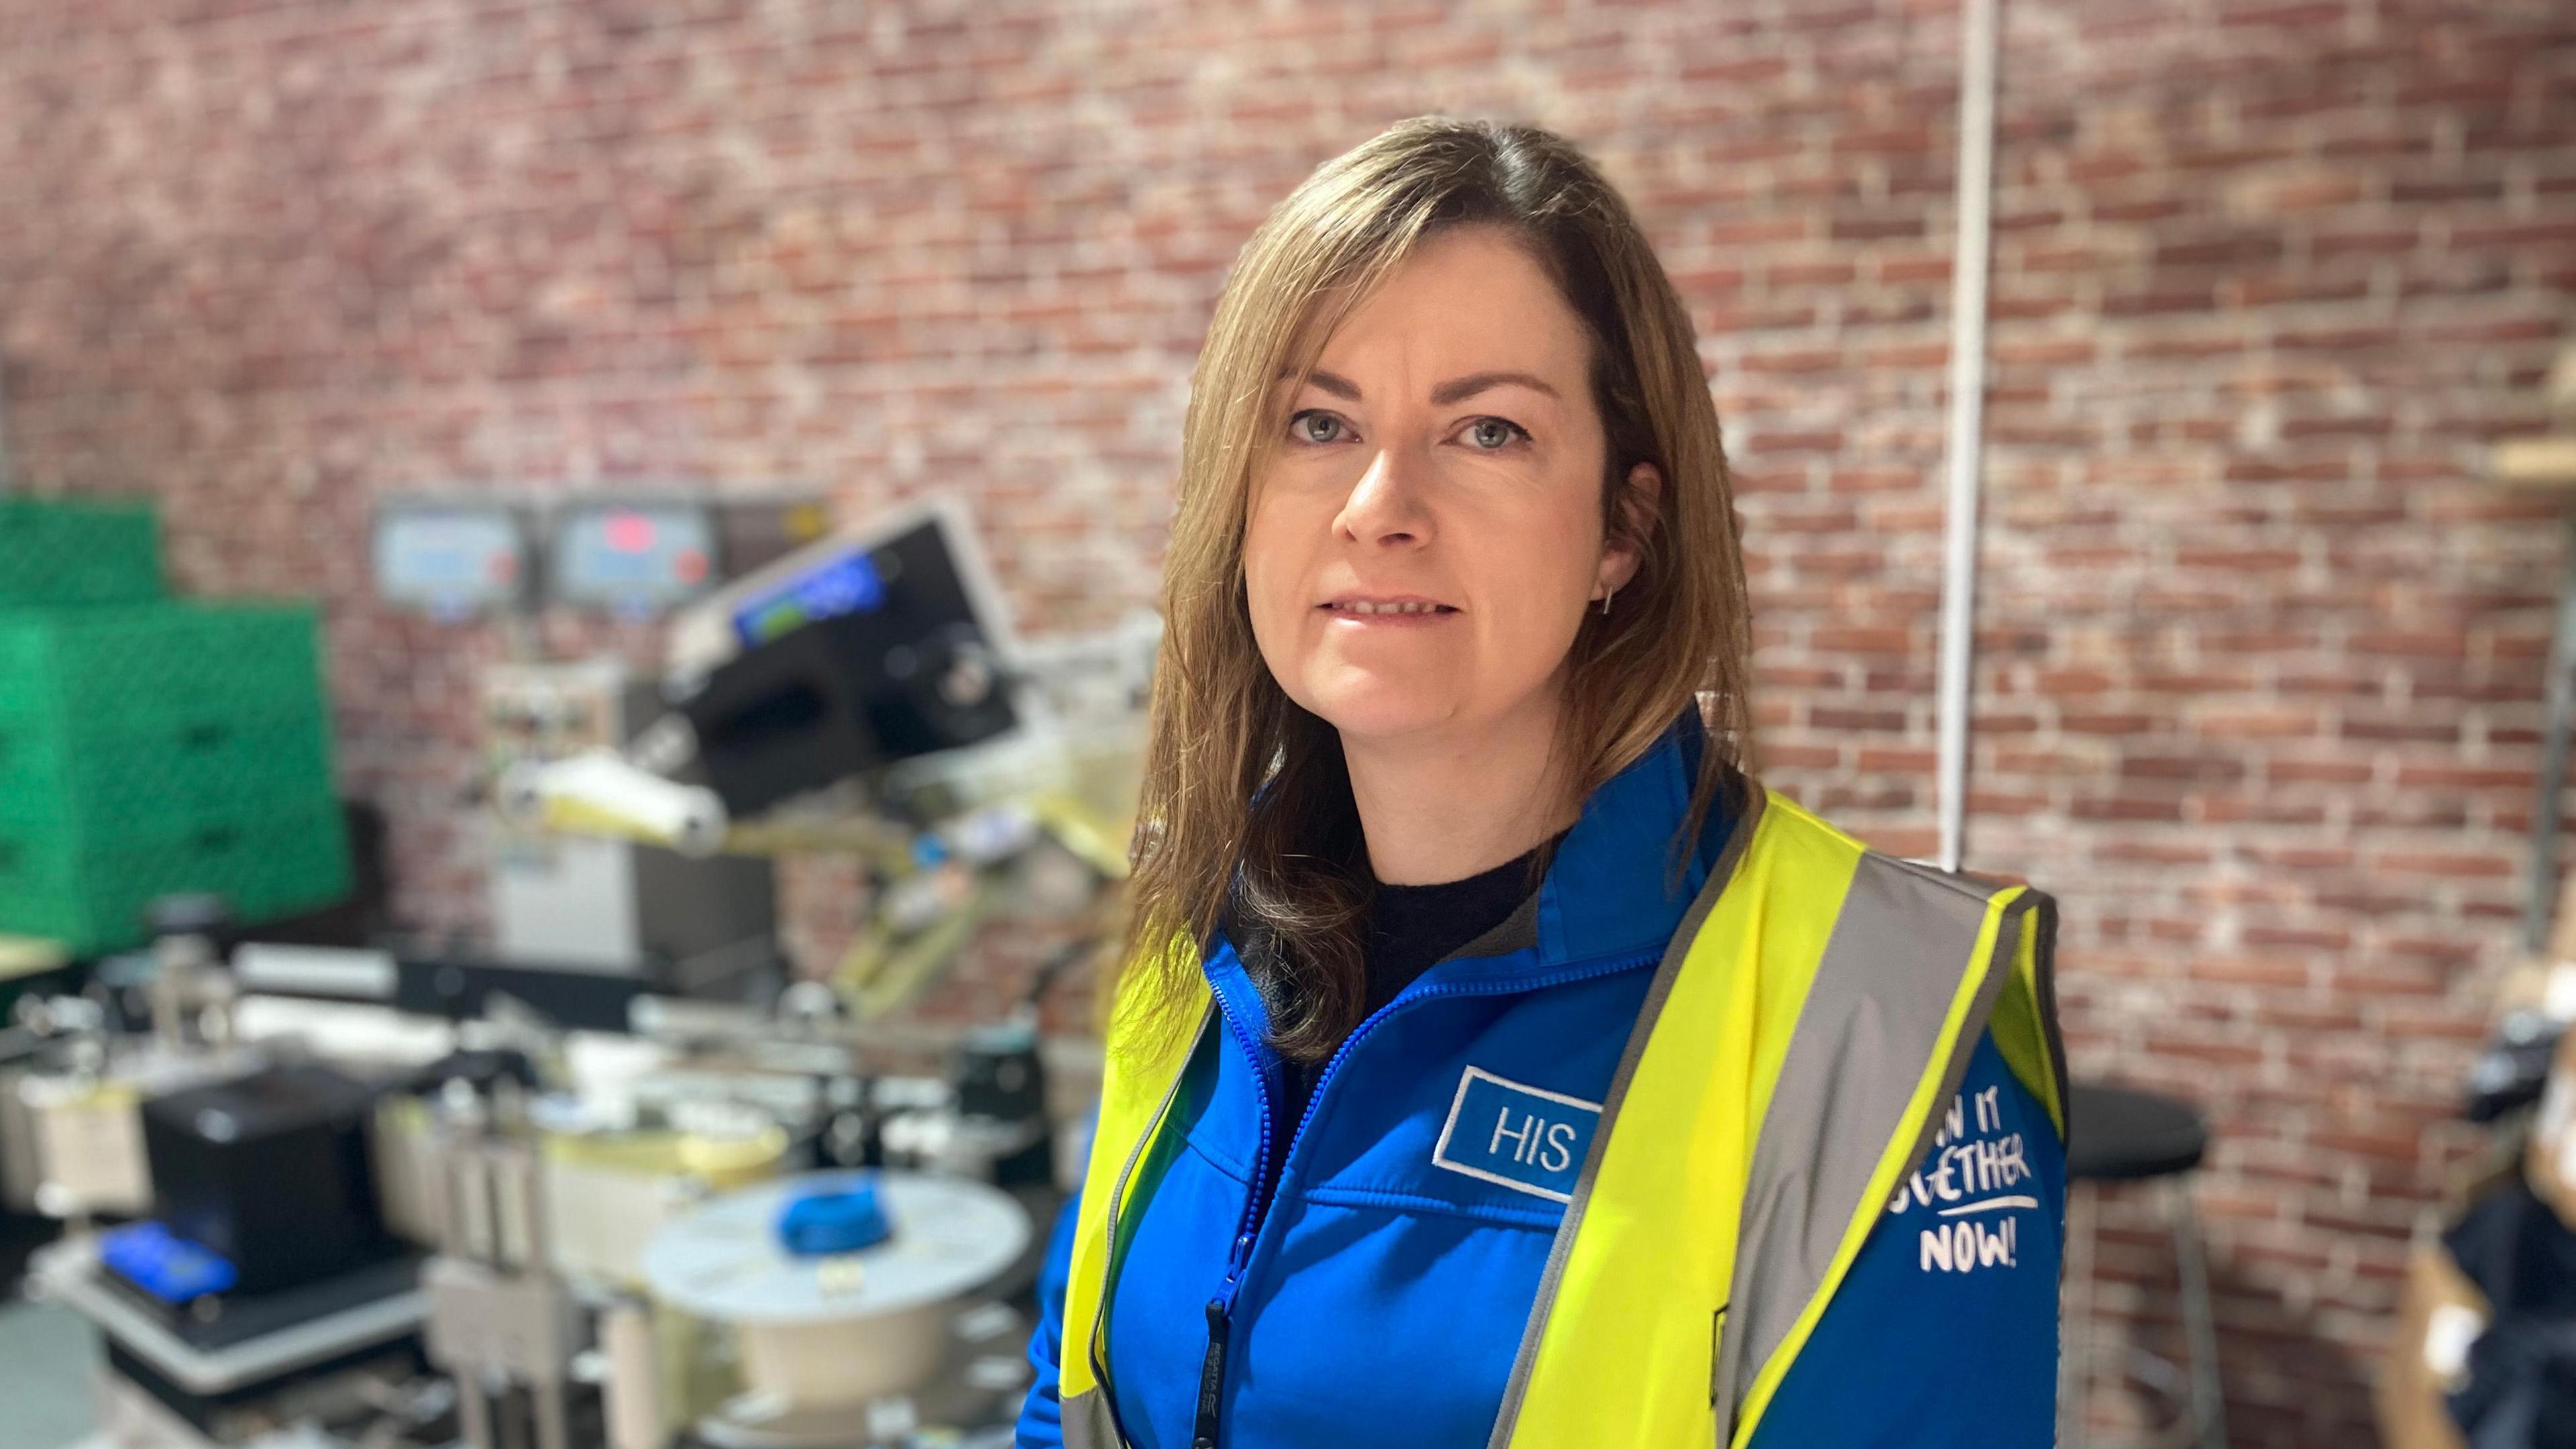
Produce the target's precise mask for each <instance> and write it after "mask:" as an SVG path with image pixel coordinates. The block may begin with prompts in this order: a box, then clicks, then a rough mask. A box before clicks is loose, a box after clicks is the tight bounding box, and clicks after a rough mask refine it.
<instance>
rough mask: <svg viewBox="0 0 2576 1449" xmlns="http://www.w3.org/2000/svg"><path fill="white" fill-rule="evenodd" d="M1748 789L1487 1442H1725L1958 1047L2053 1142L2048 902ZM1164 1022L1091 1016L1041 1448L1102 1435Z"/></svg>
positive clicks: (1617, 1081) (1861, 1234)
mask: <svg viewBox="0 0 2576 1449" xmlns="http://www.w3.org/2000/svg"><path fill="white" fill-rule="evenodd" d="M1750 796H1751V798H1750V800H1749V802H1748V805H1747V809H1746V811H1745V813H1744V815H1743V816H1742V817H1741V818H1740V819H1739V820H1738V821H1737V822H1736V824H1735V827H1734V829H1733V830H1732V832H1731V834H1730V835H1729V837H1728V841H1727V845H1726V848H1725V851H1724V853H1723V854H1722V855H1721V856H1720V857H1719V858H1718V860H1717V861H1716V863H1715V865H1714V866H1713V868H1712V869H1711V870H1710V872H1709V876H1708V880H1707V883H1706V884H1705V885H1704V886H1703V887H1702V888H1701V890H1700V892H1699V894H1698V895H1697V897H1696V898H1694V899H1693V901H1692V902H1691V905H1690V909H1689V912H1688V913H1687V914H1686V915H1684V916H1683V918H1682V922H1681V926H1680V928H1679V929H1678V930H1677V931H1675V932H1674V933H1673V937H1672V940H1671V942H1670V944H1669V945H1667V947H1666V948H1665V951H1664V958H1663V961H1662V964H1661V965H1660V966H1659V967H1658V968H1657V970H1656V974H1655V978H1654V981H1653V984H1652V985H1651V986H1650V987H1649V988H1648V990H1647V994H1646V1001H1645V1005H1644V1007H1643V1009H1642V1010H1641V1011H1640V1012H1639V1013H1638V1017H1637V1023H1636V1025H1635V1027H1634V1028H1633V1029H1632V1030H1631V1032H1630V1035H1629V1038H1628V1043H1627V1048H1626V1051H1625V1052H1624V1053H1623V1055H1622V1056H1621V1058H1620V1061H1619V1066H1618V1070H1617V1074H1616V1075H1615V1076H1614V1077H1613V1078H1612V1081H1611V1086H1610V1090H1609V1093H1608V1095H1607V1098H1606V1100H1605V1101H1604V1102H1603V1104H1602V1109H1601V1119H1600V1121H1601V1125H1600V1127H1599V1128H1598V1129H1597V1130H1596V1131H1595V1132H1594V1134H1593V1140H1592V1144H1591V1148H1590V1151H1589V1154H1588V1155H1587V1157H1586V1159H1585V1161H1584V1165H1583V1169H1582V1175H1581V1176H1580V1177H1579V1178H1578V1179H1577V1182H1576V1186H1575V1189H1574V1193H1573V1197H1572V1200H1571V1201H1570V1202H1569V1203H1568V1204H1567V1206H1566V1209H1565V1216H1564V1219H1563V1221H1562V1223H1561V1224H1560V1225H1559V1227H1558V1228H1557V1232H1556V1238H1555V1243H1554V1246H1553V1248H1552V1250H1551V1252H1550V1254H1549V1257H1548V1262H1547V1268H1546V1270H1545V1273H1544V1274H1543V1276H1542V1277H1541V1279H1540V1282H1539V1288H1538V1294H1537V1297H1536V1299H1535V1301H1534V1302H1533V1304H1532V1307H1531V1311H1530V1316H1529V1322H1528V1326H1527V1327H1526V1328H1525V1329H1524V1330H1523V1334H1522V1338H1521V1345H1520V1352H1519V1355H1518V1357H1517V1359H1516V1360H1515V1362H1514V1364H1513V1366H1512V1374H1511V1379H1510V1382H1509V1385H1508V1387H1507V1388H1506V1389H1505V1391H1504V1395H1503V1402H1502V1407H1501V1411H1500V1412H1499V1413H1498V1414H1497V1415H1496V1417H1495V1424H1494V1430H1493V1436H1492V1438H1491V1440H1490V1445H1491V1446H1492V1449H1531V1446H1548V1449H1562V1446H1567V1445H1605V1446H1608V1445H1616V1446H1622V1449H1625V1446H1633V1445H1645V1444H1652V1445H1656V1446H1659V1449H1660V1446H1692V1445H1701V1446H1714V1445H1717V1444H1719V1443H1726V1444H1731V1445H1742V1444H1744V1443H1746V1442H1747V1441H1748V1440H1749V1439H1750V1438H1751V1437H1752V1434H1753V1431H1754V1427H1755V1426H1756V1425H1757V1424H1759V1423H1760V1422H1761V1418H1762V1413H1763V1410H1764V1409H1765V1408H1766V1407H1767V1406H1768V1404H1769V1403H1770V1400H1771V1397H1772V1395H1773V1394H1774V1393H1775V1392H1777V1390H1778V1389H1779V1386H1780V1383H1781V1381H1782V1379H1783V1378H1784V1377H1786V1376H1787V1374H1788V1371H1789V1366H1790V1364H1791V1363H1792V1362H1793V1361H1794V1360H1795V1359H1796V1358H1797V1356H1798V1352H1799V1350H1800V1348H1801V1347H1803V1346H1804V1345H1805V1343H1806V1341H1807V1337H1808V1335H1809V1334H1810V1333H1811V1332H1812V1331H1813V1330H1814V1328H1815V1325H1816V1321H1817V1320H1818V1318H1820V1317H1821V1316H1822V1315H1823V1313H1824V1309H1825V1304H1826V1302H1827V1300H1829V1299H1831V1298H1832V1297H1833V1295H1834V1291H1835V1289H1836V1288H1837V1287H1838V1286H1839V1285H1840V1284H1841V1282H1842V1280H1843V1276H1844V1274H1845V1273H1846V1272H1848V1271H1849V1269H1850V1267H1851V1264H1852V1260H1853V1258H1854V1257H1856V1256H1857V1255H1858V1254H1859V1252H1860V1248H1861V1242H1862V1240H1863V1239H1864V1238H1865V1237H1867V1236H1868V1233H1869V1230H1870V1228H1871V1226H1872V1225H1873V1224H1874V1223H1875V1222H1876V1221H1877V1220H1878V1218H1879V1216H1880V1213H1881V1212H1882V1211H1883V1210H1884V1209H1885V1208H1886V1206H1887V1204H1888V1202H1889V1200H1890V1199H1891V1198H1892V1197H1893V1196H1894V1195H1895V1193H1896V1191H1897V1186H1898V1184H1899V1183H1900V1182H1901V1181H1902V1180H1903V1179H1904V1178H1905V1177H1906V1176H1907V1175H1908V1174H1910V1173H1912V1172H1913V1171H1914V1170H1915V1169H1916V1167H1917V1166H1919V1165H1920V1164H1921V1162H1922V1161H1923V1159H1924V1157H1925V1155H1926V1153H1927V1151H1928V1150H1929V1148H1930V1147H1931V1144H1932V1141H1933V1138H1934V1136H1935V1134H1936V1132H1937V1131H1938V1129H1939V1128H1940V1127H1941V1125H1942V1120H1943V1116H1944V1112H1943V1109H1942V1104H1943V1103H1946V1102H1947V1101H1948V1100H1949V1099H1950V1097H1951V1096H1952V1095H1954V1094H1955V1093H1956V1092H1957V1091H1958V1088H1959V1082H1960V1080H1961V1078H1962V1077H1963V1076H1964V1075H1965V1073H1966V1071H1967V1067H1968V1058H1969V1055H1970V1053H1971V1052H1972V1051H1973V1050H1974V1049H1975V1046H1976V1043H1977V1041H1978V1038H1979V1036H1980V1035H1981V1034H1982V1033H1984V1032H1986V1031H1988V1030H1991V1031H1992V1032H1993V1034H1994V1038H1995V1044H1996V1047H1997V1049H1998V1051H1999V1052H2000V1053H2001V1055H2002V1056H2003V1058H2004V1061H2005V1063H2006V1065H2008V1066H2009V1067H2010V1068H2011V1069H2012V1071H2013V1074H2014V1075H2015V1076H2016V1077H2017V1078H2019V1079H2020V1080H2021V1082H2022V1083H2023V1084H2024V1085H2026V1086H2028V1087H2029V1088H2030V1089H2031V1090H2032V1092H2033V1094H2034V1095H2036V1096H2037V1097H2039V1098H2040V1100H2041V1101H2042V1103H2043V1104H2044V1105H2045V1106H2046V1107H2047V1110H2048V1114H2049V1118H2050V1120H2051V1122H2052V1123H2053V1124H2054V1125H2055V1127H2056V1128H2057V1131H2058V1133H2059V1136H2060V1138H2061V1140H2062V1139H2063V1136H2064V1133H2065V1130H2066V1110H2065V1100H2066V1092H2065V1076H2064V1065H2063V1062H2064V1054H2063V1052H2062V1051H2061V1050H2060V1047H2059V1044H2058V1039H2057V1028H2056V1006H2055V1001H2054V993H2053V989H2052V986H2051V982H2050V974H2049V973H2050V957H2051V951H2052V947H2053V944H2054V941H2055V937H2056V908H2055V903H2054V902H2053V901H2052V900H2051V899H2050V898H2049V897H2048V896H2047V895H2046V894H2045V893H2043V892H2041V891H2038V890H2035V889H2032V888H2031V887H2028V886H2024V885H1997V884H1994V883H1991V882H1983V881H1978V880H1974V879H1970V878H1967V877H1964V876H1958V875H1951V874H1947V873H1944V872H1942V871H1939V870H1935V869H1933V868H1931V867H1929V866H1924V865H1919V864H1916V863H1913V862H1910V861H1904V860H1899V859H1896V858H1894V857H1891V856H1888V855H1885V854H1883V853H1881V852H1878V851H1875V850H1871V849H1869V848H1868V847H1866V846H1864V845H1862V844H1861V843H1860V842H1859V841H1857V840H1855V839H1853V838H1852V837H1851V836H1849V835H1846V834H1844V833H1843V832H1842V831H1840V830H1837V829H1835V828H1834V827H1833V826H1831V825H1829V824H1827V823H1825V822H1824V821H1823V820H1821V819H1818V818H1817V817H1816V816H1815V815H1813V814H1811V813H1809V812H1808V811H1806V810H1804V809H1801V808H1800V807H1799V806H1798V805H1796V804H1795V803H1794V802H1791V801H1789V800H1787V799H1784V798H1782V797H1780V796H1777V795H1773V794H1771V793H1770V792H1768V791H1767V790H1765V789H1763V788H1762V787H1760V786H1759V785H1758V784H1756V785H1754V787H1753V788H1752V790H1751V791H1750ZM1200 994H1201V996H1202V1017H1201V1021H1200V1030H1201V1031H1204V1030H1205V1029H1206V1027H1207V1018H1208V1016H1209V1015H1211V1014H1212V1004H1210V1003H1208V1002H1207V1001H1206V1000H1205V988H1204V986H1202V987H1201V988H1200ZM1164 1035H1166V1036H1168V1037H1170V1038H1171V1040H1170V1041H1169V1042H1168V1044H1167V1045H1165V1046H1163V1047H1162V1048H1160V1049H1153V1050H1149V1049H1145V1048H1144V1047H1143V1046H1142V1043H1143V1042H1144V1041H1145V1038H1143V1037H1140V1036H1136V1035H1133V1034H1130V1033H1126V1032H1124V1031H1123V1030H1122V1027H1121V1025H1120V1024H1119V1021H1118V1019H1117V1018H1115V1017H1113V1022H1112V1026H1111V1038H1112V1040H1111V1042H1110V1054H1109V1061H1110V1066H1109V1073H1108V1076H1107V1079H1106V1081H1105V1083H1104V1085H1103V1093H1102V1098H1101V1104H1100V1121H1099V1127H1098V1129H1097V1132H1096V1133H1095V1136H1094V1139H1093V1144H1092V1151H1091V1163H1090V1168H1089V1170H1088V1173H1087V1174H1086V1177H1085V1181H1084V1187H1083V1196H1082V1204H1081V1209H1080V1211H1079V1213H1078V1215H1077V1218H1076V1223H1075V1234H1076V1236H1075V1238H1074V1243H1073V1254H1072V1266H1071V1272H1070V1276H1069V1278H1068V1280H1067V1283H1066V1293H1065V1320H1064V1325H1063V1337H1062V1340H1061V1342H1062V1343H1063V1346H1064V1351H1063V1362H1062V1365H1061V1367H1060V1370H1059V1375H1058V1379H1057V1384H1058V1392H1059V1394H1060V1395H1061V1398H1062V1402H1063V1425H1064V1438H1065V1443H1066V1444H1067V1445H1068V1446H1069V1449H1108V1446H1114V1445H1118V1444H1120V1443H1121V1440H1120V1436H1119V1434H1118V1430H1117V1427H1116V1420H1115V1417H1114V1415H1113V1413H1112V1411H1111V1408H1110V1405H1109V1402H1108V1393H1107V1391H1106V1390H1105V1389H1104V1388H1103V1387H1102V1385H1103V1383H1104V1381H1105V1379H1106V1378H1108V1377H1111V1376H1114V1374H1115V1366H1114V1365H1108V1364H1106V1362H1105V1359H1106V1353H1107V1348H1106V1335H1105V1334H1104V1333H1102V1331H1101V1308H1102V1305H1103V1304H1104V1303H1105V1302H1106V1301H1107V1299H1108V1296H1109V1285H1110V1283H1111V1281H1112V1277H1113V1274H1114V1270H1115V1267H1116V1264H1117V1261H1118V1260H1119V1258H1120V1256H1121V1255H1122V1254H1123V1253H1124V1252H1125V1250H1126V1248H1127V1246H1128V1245H1127V1242H1126V1237H1127V1236H1128V1235H1130V1234H1132V1230H1133V1226H1134V1223H1135V1219H1136V1214H1134V1213H1133V1212H1126V1213H1122V1212H1121V1208H1122V1206H1124V1205H1123V1204H1122V1203H1121V1201H1120V1198H1121V1195H1122V1194H1123V1193H1124V1192H1125V1191H1126V1190H1127V1189H1128V1186H1129V1185H1130V1183H1131V1182H1132V1181H1138V1180H1141V1179H1140V1178H1139V1175H1138V1171H1137V1169H1138V1166H1139V1164H1140V1162H1143V1161H1144V1160H1146V1159H1147V1158H1148V1157H1149V1155H1150V1154H1152V1153H1154V1152H1157V1151H1168V1150H1170V1146H1171V1144H1170V1142H1169V1141H1168V1140H1158V1136H1159V1135H1160V1134H1158V1133H1157V1131H1156V1129H1157V1128H1158V1127H1159V1125H1160V1124H1161V1122H1162V1120H1163V1118H1164V1116H1165V1114H1166V1112H1167V1110H1168V1109H1169V1107H1170V1105H1171V1103H1172V1100H1173V1097H1174V1096H1175V1094H1176V1093H1177V1092H1178V1089H1179V1086H1180V1081H1181V1075H1182V1072H1183V1069H1184V1068H1185V1067H1186V1066H1187V1064H1188V1061H1189V1057H1190V1054H1191V1052H1192V1050H1193V1049H1194V1048H1195V1046H1196V1036H1197V1034H1196V1033H1190V1034H1180V1033H1165V1034H1164ZM1147 1176H1150V1174H1148V1175H1147Z"/></svg>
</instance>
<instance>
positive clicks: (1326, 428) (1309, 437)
mask: <svg viewBox="0 0 2576 1449" xmlns="http://www.w3.org/2000/svg"><path fill="white" fill-rule="evenodd" d="M1319 426H1320V429H1321V431H1318V428H1319ZM1341 427H1342V420H1341V419H1340V418H1337V417H1335V416H1333V415H1332V414H1331V413H1328V412H1325V411H1323V410H1321V409H1319V408H1308V409H1306V410H1305V411H1304V412H1301V413H1299V414H1297V415H1296V416H1294V417H1292V418H1290V419H1289V420H1288V435H1289V436H1290V437H1292V438H1295V439H1296V440H1297V441H1298V442H1301V443H1330V442H1336V441H1339V439H1340V432H1339V429H1340V428H1341Z"/></svg>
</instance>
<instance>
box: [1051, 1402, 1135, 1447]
mask: <svg viewBox="0 0 2576 1449" xmlns="http://www.w3.org/2000/svg"><path fill="white" fill-rule="evenodd" d="M1062 1408H1063V1410H1064V1417H1063V1421H1062V1422H1063V1427H1064V1449H1115V1446H1117V1445H1120V1444H1123V1443H1125V1442H1126V1441H1125V1440H1123V1439H1121V1438H1119V1437H1118V1425H1117V1424H1116V1423H1114V1422H1113V1421H1112V1420H1111V1419H1110V1417H1109V1399H1108V1395H1107V1394H1105V1393H1103V1392H1102V1391H1101V1390H1099V1389H1085V1390H1083V1391H1082V1392H1081V1393H1078V1394H1076V1395H1074V1396H1073V1397H1072V1398H1069V1399H1067V1400H1065V1401H1064V1403H1063V1405H1062Z"/></svg>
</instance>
